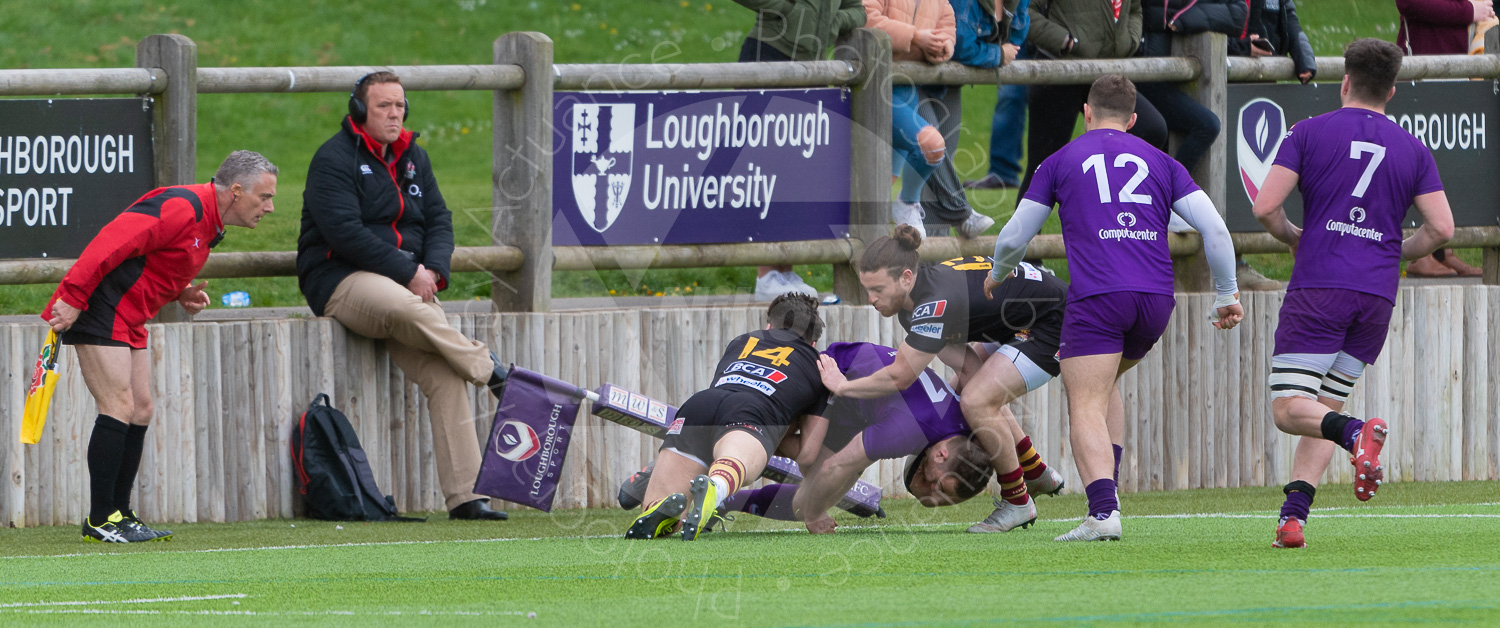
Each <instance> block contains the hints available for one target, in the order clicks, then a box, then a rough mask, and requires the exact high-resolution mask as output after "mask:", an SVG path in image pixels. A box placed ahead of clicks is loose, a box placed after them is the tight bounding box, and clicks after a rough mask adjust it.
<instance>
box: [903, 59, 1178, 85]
mask: <svg viewBox="0 0 1500 628" xmlns="http://www.w3.org/2000/svg"><path fill="white" fill-rule="evenodd" d="M1202 71H1203V69H1202V67H1201V66H1200V65H1199V64H1198V60H1197V59H1190V58H1185V57H1146V58H1132V59H1065V60H1053V59H1047V60H1035V61H1029V60H1022V61H1014V62H1012V63H1011V64H1010V65H1007V66H1005V67H1003V68H1000V69H998V70H997V69H995V68H974V67H969V66H966V65H961V64H958V63H954V62H951V61H950V62H948V63H939V64H936V65H934V64H929V63H919V62H916V61H902V62H899V63H893V64H891V80H892V82H894V83H896V84H898V85H995V84H1006V85H1076V84H1085V85H1086V84H1089V83H1093V82H1094V79H1097V78H1099V76H1100V75H1104V74H1111V73H1116V74H1124V75H1125V76H1126V77H1128V78H1129V79H1130V80H1132V81H1136V82H1156V81H1165V82H1181V81H1191V80H1193V79H1196V78H1198V76H1199V74H1201V73H1202Z"/></svg>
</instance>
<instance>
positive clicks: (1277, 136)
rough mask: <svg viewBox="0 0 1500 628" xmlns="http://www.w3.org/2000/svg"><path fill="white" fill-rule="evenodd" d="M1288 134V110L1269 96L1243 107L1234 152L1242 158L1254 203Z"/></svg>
mask: <svg viewBox="0 0 1500 628" xmlns="http://www.w3.org/2000/svg"><path fill="white" fill-rule="evenodd" d="M1285 136H1286V112H1284V111H1282V110H1281V105H1278V104H1276V103H1275V102H1274V101H1272V100H1270V99H1267V98H1256V99H1255V100H1252V101H1250V102H1247V103H1245V106H1244V107H1241V108H1240V132H1239V137H1238V141H1237V142H1236V143H1235V147H1234V154H1235V157H1237V158H1239V161H1240V183H1241V184H1243V185H1244V187H1245V196H1248V197H1250V202H1251V203H1254V202H1255V197H1256V196H1259V195H1260V186H1261V184H1263V183H1265V181H1266V175H1267V174H1270V172H1271V162H1273V161H1275V160H1276V149H1278V148H1280V147H1281V140H1282V138H1284V137H1285Z"/></svg>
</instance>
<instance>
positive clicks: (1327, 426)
mask: <svg viewBox="0 0 1500 628" xmlns="http://www.w3.org/2000/svg"><path fill="white" fill-rule="evenodd" d="M1353 420H1354V417H1352V416H1346V415H1343V414H1339V413H1337V412H1329V413H1328V414H1325V415H1323V438H1324V439H1325V440H1331V441H1333V442H1335V443H1338V445H1339V446H1340V447H1343V446H1344V426H1345V425H1348V424H1349V422H1350V421H1353Z"/></svg>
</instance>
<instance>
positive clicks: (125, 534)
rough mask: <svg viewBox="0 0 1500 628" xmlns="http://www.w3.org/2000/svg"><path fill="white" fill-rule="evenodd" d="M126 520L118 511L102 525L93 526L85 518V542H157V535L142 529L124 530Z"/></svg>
mask: <svg viewBox="0 0 1500 628" xmlns="http://www.w3.org/2000/svg"><path fill="white" fill-rule="evenodd" d="M124 521H125V518H124V517H123V516H121V515H120V511H118V510H116V511H115V512H114V513H112V514H110V516H109V519H107V520H105V521H104V523H103V524H101V525H97V526H96V525H93V524H92V523H90V522H89V520H88V518H87V517H85V518H84V520H83V540H85V541H89V542H92V543H141V542H144V541H154V540H156V535H155V534H152V533H150V532H146V531H144V530H142V529H140V528H134V527H132V528H124V527H121V524H122V523H124Z"/></svg>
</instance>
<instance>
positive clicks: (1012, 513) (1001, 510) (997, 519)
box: [969, 495, 1036, 534]
mask: <svg viewBox="0 0 1500 628" xmlns="http://www.w3.org/2000/svg"><path fill="white" fill-rule="evenodd" d="M994 502H995V512H992V513H990V516H988V517H985V518H984V521H981V522H979V523H976V524H974V525H971V526H969V531H970V532H973V533H975V534H984V533H989V532H1009V531H1011V530H1014V529H1016V528H1021V529H1023V530H1024V529H1026V528H1029V527H1031V524H1032V523H1035V522H1036V501H1034V500H1032V499H1031V496H1030V495H1027V496H1026V505H1025V506H1017V505H1015V504H1012V503H1010V502H1008V501H1005V500H1000V499H996V500H994Z"/></svg>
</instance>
